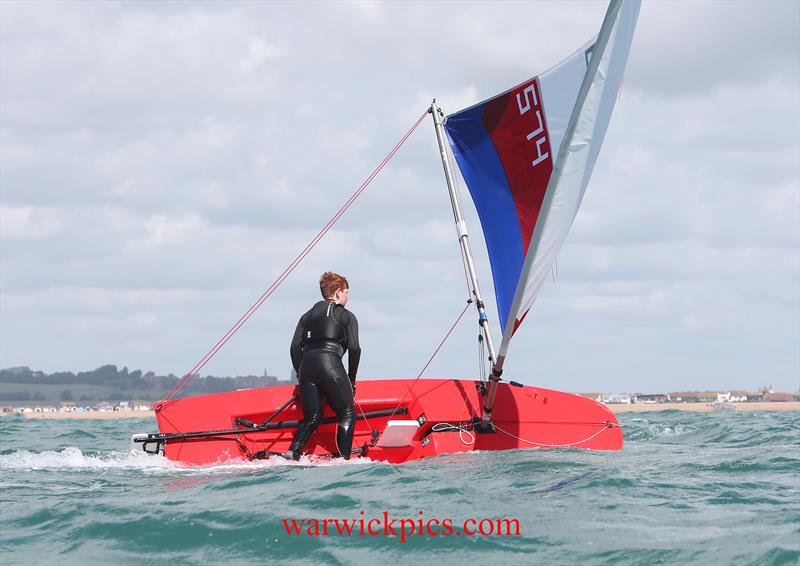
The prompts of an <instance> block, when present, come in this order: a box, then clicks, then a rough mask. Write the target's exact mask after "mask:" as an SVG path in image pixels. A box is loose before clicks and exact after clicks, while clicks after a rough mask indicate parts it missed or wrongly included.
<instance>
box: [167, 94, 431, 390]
mask: <svg viewBox="0 0 800 566" xmlns="http://www.w3.org/2000/svg"><path fill="white" fill-rule="evenodd" d="M427 115H428V110H427V109H426V110H425V112H423V113H422V114H421V115H420V117H419V118H417V120H416V122H414V124H413V125H412V126H411V128H409V130H408V131H407V132H406V133H405V135H403V137H402V138H401V139H400V141H399V142H397V144H396V145H395V146H394V147H393V148H392V150H391V151H390V152H389V153H388V154H387V155H386V157H384V158H383V160H382V161H381V162H380V163H379V164H378V166H377V167H375V169H374V170H373V171H372V173H370V175H369V176H368V177H367V179H366V180H365V181H364V182H363V183H362V184H361V186H359V187H358V189H356V191H355V192H354V193H353V194H352V195H350V198H348V199H347V201H345V203H344V205H342V207H341V208H340V209H339V210H338V211H337V212H336V214H334V215H333V217H332V218H331V219H330V220H329V221H328V223H327V224H326V225H325V226H324V227H323V228H322V229H321V230H320V231H319V233H318V234H317V235H316V236H315V237H314V238H313V239H312V240H311V242H309V243H308V245H306V247H305V248H304V249H303V250H302V251H301V252H300V253H299V254H298V255H297V257H295V258H294V260H293V261H292V262H291V263H290V264H289V266H288V267H287V268H286V269H284V271H283V273H281V274H280V275H279V276H278V278H277V279H276V280H275V281H274V282H273V283H272V285H270V287H269V288H268V289H267V290H266V291H264V293H263V294H262V295H261V297H259V298H258V300H257V301H256V302H255V303H253V305H252V306H251V307H250V308H249V309H247V311H246V312H245V313H244V314H243V315H242V316H241V318H239V320H238V321H237V322H236V324H234V325H233V326H232V327H231V328H230V329H229V330H228V332H226V333H225V335H224V336H223V337H222V338H220V339H219V341H217V343H216V344H215V345H214V346H213V347H212V348H211V349H210V350H209V351H208V352H207V353H206V355H205V356H203V357H202V358H201V359H200V361H198V362H197V363H196V364H195V366H194V367H193V368H192V369H191V370H190V371H189V372H188V373H187V374H186V375H184V376H183V377H182V378H181V380H180V381H179V382H178V383H177V384H176V386H175V387H174V388H173V389H172V390H171V391H170V392H169V393H168V394H167V397H166V399H169V400H174V398H175V396H176V395H177V394H178V393H179V392H180V391H181V389H183V388H184V387H185V386H186V384H188V383H189V381H191V380H192V378H194V376H196V375H197V373H198V372H199V371H200V370H201V369H202V368H203V366H205V365H206V364H207V363H208V361H209V360H210V359H211V358H212V357H214V355H215V354H216V353H217V352H218V351H219V350H220V349H221V348H222V347H223V346H224V345H225V344H226V343H227V341H228V340H230V338H231V337H232V336H233V335H234V334H235V333H236V332H237V331H238V330H239V328H241V327H242V326H243V325H244V323H245V322H247V320H248V319H249V318H250V316H251V315H252V314H253V313H254V312H255V311H256V310H258V308H259V307H260V306H261V305H262V304H263V303H264V302H265V301H266V300H267V299H268V298H269V297H270V295H272V293H273V292H274V291H275V289H277V288H278V286H280V284H281V283H283V281H284V280H286V278H287V277H288V276H289V275H290V274H291V273H292V271H294V269H295V268H296V267H297V266H298V265H299V264H300V262H302V261H303V259H305V257H306V256H307V255H308V254H309V253H310V252H311V250H312V249H313V248H314V247H315V246H316V245H317V243H319V241H320V240H321V239H322V238H323V237H324V236H325V234H327V233H328V231H329V230H330V229H331V228H332V227H333V225H334V224H335V223H336V222H337V221H338V220H339V219H340V218H341V217H342V215H344V213H345V212H347V210H348V209H349V208H350V206H351V205H352V204H353V202H355V200H356V199H357V198H358V197H359V196H361V194H362V193H363V192H364V190H365V189H366V188H367V186H368V185H369V184H370V183H371V182H372V180H373V179H374V178H375V177H377V176H378V174H379V173H380V172H381V171H382V170H383V168H384V167H385V166H386V164H387V163H388V162H389V160H390V159H392V157H394V155H395V154H396V153H397V151H398V150H399V149H400V147H401V146H402V145H403V144H404V143H405V142H406V140H408V138H409V137H410V136H411V134H412V133H414V131H415V130H416V129H417V127H418V126H419V125H420V124H421V123H422V121H423V120H424V119H425V117H426V116H427Z"/></svg>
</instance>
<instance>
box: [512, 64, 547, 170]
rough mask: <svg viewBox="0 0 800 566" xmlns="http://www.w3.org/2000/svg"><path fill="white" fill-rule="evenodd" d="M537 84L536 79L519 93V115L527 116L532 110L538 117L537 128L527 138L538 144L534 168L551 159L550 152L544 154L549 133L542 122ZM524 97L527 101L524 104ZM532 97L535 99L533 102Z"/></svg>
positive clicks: (533, 163) (532, 162)
mask: <svg viewBox="0 0 800 566" xmlns="http://www.w3.org/2000/svg"><path fill="white" fill-rule="evenodd" d="M536 83H537V81H536V80H535V79H534V81H533V82H532V83H531V84H529V85H528V86H526V87H525V89H524V90H523V91H522V92H521V93H519V92H518V93H517V106H518V107H519V115H520V116H522V115H524V114H527V113H528V112H530V111H531V110H533V111H534V113H535V115H536V123H535V125H536V128H535V129H534V130H533V131H532V132H530V133H529V134H527V136H526V137H527V139H528V141H533V142H534V144H536V159H534V160H533V161H531V165H532V166H533V167H536V166H537V165H539V164H540V163H542V162H543V161H545V160H546V159H547V158H548V157H550V153H549V152H547V151H545V152H544V153H543V152H542V145H544V144H545V143H546V142H547V132H545V129H544V121H543V120H542V107H541V105H540V104H539V98H540V97H539V96H538V95H537V94H536V90H537V88H538V85H537V84H536ZM520 94H521V95H522V97H521V96H520ZM523 97H524V99H525V100H524V103H523ZM531 97H533V100H532V101H531ZM531 116H533V114H531Z"/></svg>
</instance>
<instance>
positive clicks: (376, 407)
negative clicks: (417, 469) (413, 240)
mask: <svg viewBox="0 0 800 566" xmlns="http://www.w3.org/2000/svg"><path fill="white" fill-rule="evenodd" d="M412 384H414V380H412V379H392V380H380V381H377V380H376V381H359V383H358V395H357V397H356V411H357V413H358V415H359V416H361V414H362V412H363V413H370V412H374V411H381V410H386V409H389V410H392V409H395V408H396V407H399V408H400V409H401V410H400V411H399V412H398V414H395V415H394V416H392V417H388V416H382V417H370V418H368V419H367V420H364V419H361V418H359V420H358V421H357V424H356V430H355V438H354V440H353V447H354V448H356V447H362V446H366V448H365V450H364V452H363V454H364V455H365V456H366V457H368V458H370V459H372V460H378V461H387V462H390V463H400V462H405V461H408V460H416V459H419V458H428V457H431V456H438V455H441V454H450V453H454V452H468V451H471V450H509V449H512V448H554V447H575V448H586V449H591V450H620V449H621V448H622V443H623V438H622V429H620V428H619V424H618V423H617V419H616V417H615V416H614V414H613V413H612V412H611V411H610V410H609V409H608V408H607V407H606V406H605V405H602V404H601V403H598V402H596V401H592V400H591V399H587V398H585V397H580V396H578V395H572V394H569V393H562V392H560V391H554V390H551V389H542V388H539V387H529V386H525V387H515V386H511V385H509V384H507V383H501V384H500V385H499V386H498V388H497V398H496V402H495V409H494V415H493V422H494V424H495V425H496V428H497V430H496V432H494V433H477V432H475V431H473V430H472V429H471V428H469V429H468V430H469V431H470V433H469V434H466V433H459V432H458V431H453V430H449V431H438V432H434V431H432V427H433V426H434V425H436V424H437V423H449V424H452V425H465V424H467V423H469V422H470V420H471V419H472V418H473V417H474V416H475V415H479V414H480V408H481V402H482V399H483V397H482V395H480V394H479V393H478V391H477V389H476V387H475V382H474V381H467V380H455V379H447V380H438V379H421V380H419V381H417V382H416V384H415V385H414V386H413V389H412V391H410V392H409V387H411V386H412ZM293 393H294V388H293V387H291V386H283V387H270V388H264V389H250V390H245V391H235V392H231V393H218V394H215V395H204V396H200V397H190V398H186V399H178V400H174V401H160V402H158V403H156V405H155V408H156V419H157V420H158V427H159V429H160V431H161V432H162V433H175V432H194V431H207V430H224V429H232V428H235V420H236V419H237V418H243V419H247V420H249V421H252V422H254V423H261V422H263V421H264V420H265V419H266V418H267V417H269V416H270V415H271V414H272V413H274V412H275V411H276V410H277V409H278V408H279V407H280V406H281V405H283V404H284V403H285V402H286V401H287V400H288V399H290V398H291V397H292V395H293ZM402 409H406V410H407V412H406V414H400V413H403V411H402ZM325 416H333V412H332V411H331V410H330V408H329V407H326V412H325ZM302 418H303V412H302V408H301V406H300V404H299V401H298V402H296V403H293V404H291V405H289V406H288V407H287V408H286V409H285V410H284V411H283V412H281V413H280V415H279V416H278V417H276V419H275V421H277V422H280V421H287V420H301V419H302ZM390 420H392V421H399V420H403V421H414V420H416V421H418V422H422V424H421V426H420V427H419V429H417V430H416V432H415V433H414V434H413V437H412V438H410V440H409V442H408V443H407V445H406V446H395V447H388V446H381V443H382V442H380V441H379V442H378V444H377V445H374V446H371V444H372V443H373V437H372V431H373V430H378V431H379V432H380V433H381V434H382V433H383V432H384V430H385V428H386V425H387V423H388V421H390ZM412 428H413V427H412ZM437 428H447V427H437ZM294 431H295V429H294V428H288V429H279V430H268V431H262V432H254V433H244V434H240V435H239V437H238V439H237V438H236V437H235V436H233V435H229V436H219V437H212V438H194V439H183V440H169V441H167V442H166V444H165V446H164V454H165V455H166V457H167V458H169V459H170V460H177V461H180V462H185V463H188V464H212V463H217V462H222V461H226V460H231V459H241V458H247V457H248V453H249V454H252V453H255V452H257V451H260V450H267V451H272V452H283V451H285V450H288V447H289V443H290V442H291V439H292V436H293V434H294ZM335 433H336V425H335V424H334V423H331V424H322V425H321V426H320V427H319V429H318V430H317V432H316V433H315V434H314V435H313V436H312V437H311V440H310V441H309V443H308V444H307V445H306V452H308V453H312V454H318V455H323V454H331V453H334V452H336V442H335ZM383 444H385V442H383Z"/></svg>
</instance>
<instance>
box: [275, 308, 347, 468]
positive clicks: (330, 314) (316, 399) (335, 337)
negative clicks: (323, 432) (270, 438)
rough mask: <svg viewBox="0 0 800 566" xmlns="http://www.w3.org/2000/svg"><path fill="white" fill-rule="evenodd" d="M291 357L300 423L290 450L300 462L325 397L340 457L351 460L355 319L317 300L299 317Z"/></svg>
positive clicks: (340, 309) (319, 415)
mask: <svg viewBox="0 0 800 566" xmlns="http://www.w3.org/2000/svg"><path fill="white" fill-rule="evenodd" d="M345 351H347V352H348V358H347V367H348V372H345V370H344V365H343V364H342V356H344V353H345ZM291 355H292V365H294V369H295V371H296V372H297V381H299V382H300V398H301V400H302V402H303V422H302V423H301V424H300V427H299V428H298V429H297V432H296V433H295V435H294V438H293V439H292V444H291V446H290V447H289V450H290V451H291V452H292V454H293V456H294V457H295V458H298V457H299V456H300V453H301V451H302V450H303V447H304V446H305V445H306V442H308V439H309V438H310V437H311V435H312V434H313V433H314V431H315V430H317V427H318V426H319V423H320V420H322V396H324V397H325V399H326V400H327V401H328V404H329V405H330V406H331V408H332V409H333V410H334V411H336V416H337V417H338V418H339V428H338V429H337V431H336V446H337V448H338V449H339V454H340V455H341V456H342V457H343V458H345V459H349V458H350V450H351V447H352V444H353V431H354V429H355V408H354V406H353V389H354V388H355V381H356V372H357V371H358V362H359V360H360V358H361V347H360V346H359V345H358V321H357V320H356V317H355V315H353V313H351V312H350V311H348V310H347V309H346V308H344V307H343V306H342V305H339V304H336V303H334V302H333V301H320V302H318V303H317V304H315V305H314V306H313V307H311V310H309V311H308V312H307V313H305V314H304V315H303V316H301V317H300V321H299V322H298V323H297V328H296V329H295V331H294V337H293V338H292V347H291Z"/></svg>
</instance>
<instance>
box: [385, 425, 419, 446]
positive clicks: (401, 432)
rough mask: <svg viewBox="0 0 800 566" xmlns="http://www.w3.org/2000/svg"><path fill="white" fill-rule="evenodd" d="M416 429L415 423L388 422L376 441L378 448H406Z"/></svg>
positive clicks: (417, 426)
mask: <svg viewBox="0 0 800 566" xmlns="http://www.w3.org/2000/svg"><path fill="white" fill-rule="evenodd" d="M418 428H419V423H418V422H417V421H389V422H388V423H387V424H386V428H385V429H384V431H383V434H381V438H380V440H378V446H380V447H382V448H397V447H400V446H408V445H409V444H411V439H412V438H413V437H414V433H416V432H417V429H418Z"/></svg>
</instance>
